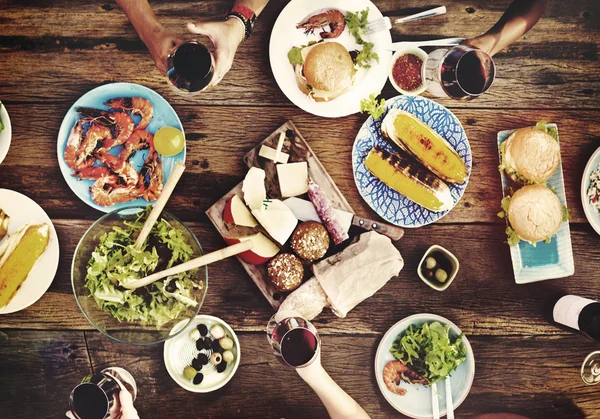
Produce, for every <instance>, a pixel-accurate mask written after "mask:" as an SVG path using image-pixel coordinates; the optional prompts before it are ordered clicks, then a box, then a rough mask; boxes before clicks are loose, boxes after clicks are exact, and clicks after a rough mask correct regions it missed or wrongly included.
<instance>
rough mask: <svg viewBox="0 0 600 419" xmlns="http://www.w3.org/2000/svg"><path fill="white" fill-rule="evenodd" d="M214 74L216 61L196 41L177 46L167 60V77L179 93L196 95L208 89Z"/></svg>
mask: <svg viewBox="0 0 600 419" xmlns="http://www.w3.org/2000/svg"><path fill="white" fill-rule="evenodd" d="M213 74H214V59H213V56H212V54H211V53H210V51H209V50H208V48H206V47H205V46H204V45H203V44H201V43H200V42H198V41H196V40H192V41H185V42H182V43H181V44H179V45H177V46H176V47H175V48H174V49H173V51H171V54H169V57H168V58H167V76H168V77H169V82H170V84H171V86H173V87H175V89H176V91H177V92H178V93H183V94H188V95H194V94H196V93H199V92H201V91H202V90H204V89H206V87H207V86H208V85H209V83H210V81H211V80H212V78H213Z"/></svg>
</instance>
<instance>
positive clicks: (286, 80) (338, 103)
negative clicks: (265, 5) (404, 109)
mask: <svg viewBox="0 0 600 419" xmlns="http://www.w3.org/2000/svg"><path fill="white" fill-rule="evenodd" d="M365 8H369V21H373V20H375V19H381V18H382V17H383V15H382V14H381V12H380V11H379V9H377V7H376V6H375V5H374V4H373V3H371V2H370V1H368V0H292V1H291V2H290V3H289V4H288V5H287V6H286V7H285V8H284V9H283V10H282V11H281V13H280V14H279V17H278V18H277V21H276V22H275V25H274V26H273V31H272V32H271V40H270V42H269V60H270V62H271V70H272V71H273V76H275V80H276V81H277V84H278V85H279V88H280V89H281V91H282V92H283V93H284V94H285V95H286V96H287V98H288V99H289V100H291V101H292V102H293V103H294V105H296V106H298V107H299V108H301V109H303V110H305V111H306V112H309V113H312V114H313V115H319V116H325V117H330V118H337V117H341V116H346V115H351V114H353V113H356V112H358V111H360V101H361V99H364V98H367V97H369V95H370V94H371V93H376V92H379V91H381V90H382V89H383V86H384V85H385V82H386V80H387V77H388V69H389V66H390V59H391V57H392V53H391V51H389V50H388V49H389V48H391V44H392V35H391V34H390V31H387V30H385V31H380V32H376V33H374V34H372V35H368V36H365V41H368V42H372V43H373V44H375V46H374V47H373V51H374V52H376V53H377V54H378V55H379V63H377V62H375V61H373V62H372V63H371V68H369V69H359V70H358V72H357V73H356V78H355V82H354V86H352V88H351V89H349V90H348V91H347V92H346V93H344V94H342V95H341V96H339V97H337V98H335V99H334V100H331V101H329V102H315V101H314V100H312V99H309V97H308V96H307V95H305V94H304V93H302V92H301V91H300V89H299V88H298V84H297V83H296V77H295V75H294V67H293V66H292V65H291V64H290V62H289V61H288V58H287V54H288V52H289V51H290V49H292V47H294V46H300V45H306V44H307V43H308V42H309V41H313V40H314V41H319V40H320V39H321V37H320V36H319V33H320V32H321V30H316V31H315V32H314V33H313V34H307V35H306V34H304V29H296V24H297V23H299V22H301V21H302V20H304V19H305V18H307V17H309V16H312V15H315V14H318V13H321V12H322V11H325V10H329V9H339V10H340V11H341V12H342V13H344V14H345V13H346V12H347V11H350V12H358V11H361V10H364V9H365ZM328 41H334V42H338V43H340V44H342V45H344V46H345V47H346V48H347V49H348V50H349V51H352V50H354V49H357V47H358V45H357V44H356V41H355V40H354V37H353V36H352V35H350V33H349V32H348V28H347V27H346V28H345V29H344V32H343V33H342V34H341V35H340V36H339V37H337V38H334V39H330V40H326V42H328ZM358 49H360V48H358Z"/></svg>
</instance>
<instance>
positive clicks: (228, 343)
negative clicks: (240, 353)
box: [219, 338, 233, 350]
mask: <svg viewBox="0 0 600 419" xmlns="http://www.w3.org/2000/svg"><path fill="white" fill-rule="evenodd" d="M219 345H221V348H223V349H225V350H229V349H231V348H233V340H231V339H229V338H221V339H219Z"/></svg>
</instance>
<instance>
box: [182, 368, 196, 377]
mask: <svg viewBox="0 0 600 419" xmlns="http://www.w3.org/2000/svg"><path fill="white" fill-rule="evenodd" d="M183 375H184V376H185V378H187V379H189V380H193V379H194V377H195V376H196V370H195V369H194V367H190V366H189V365H188V366H187V367H185V368H184V369H183Z"/></svg>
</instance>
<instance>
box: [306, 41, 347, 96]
mask: <svg viewBox="0 0 600 419" xmlns="http://www.w3.org/2000/svg"><path fill="white" fill-rule="evenodd" d="M302 54H303V56H304V65H303V66H299V65H297V66H296V68H295V73H296V82H297V83H298V87H299V88H300V90H301V91H302V92H303V93H304V94H309V86H310V89H311V90H312V91H311V96H312V98H313V99H314V100H316V101H317V102H323V101H328V100H332V99H335V98H336V97H338V96H339V95H341V94H342V93H344V92H345V91H346V90H347V89H348V88H349V87H350V86H352V81H353V77H354V62H353V61H352V57H350V53H349V52H348V50H347V49H346V48H345V47H344V46H343V45H341V44H339V43H337V42H321V43H318V44H316V45H313V46H310V47H306V48H304V49H303V50H302Z"/></svg>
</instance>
